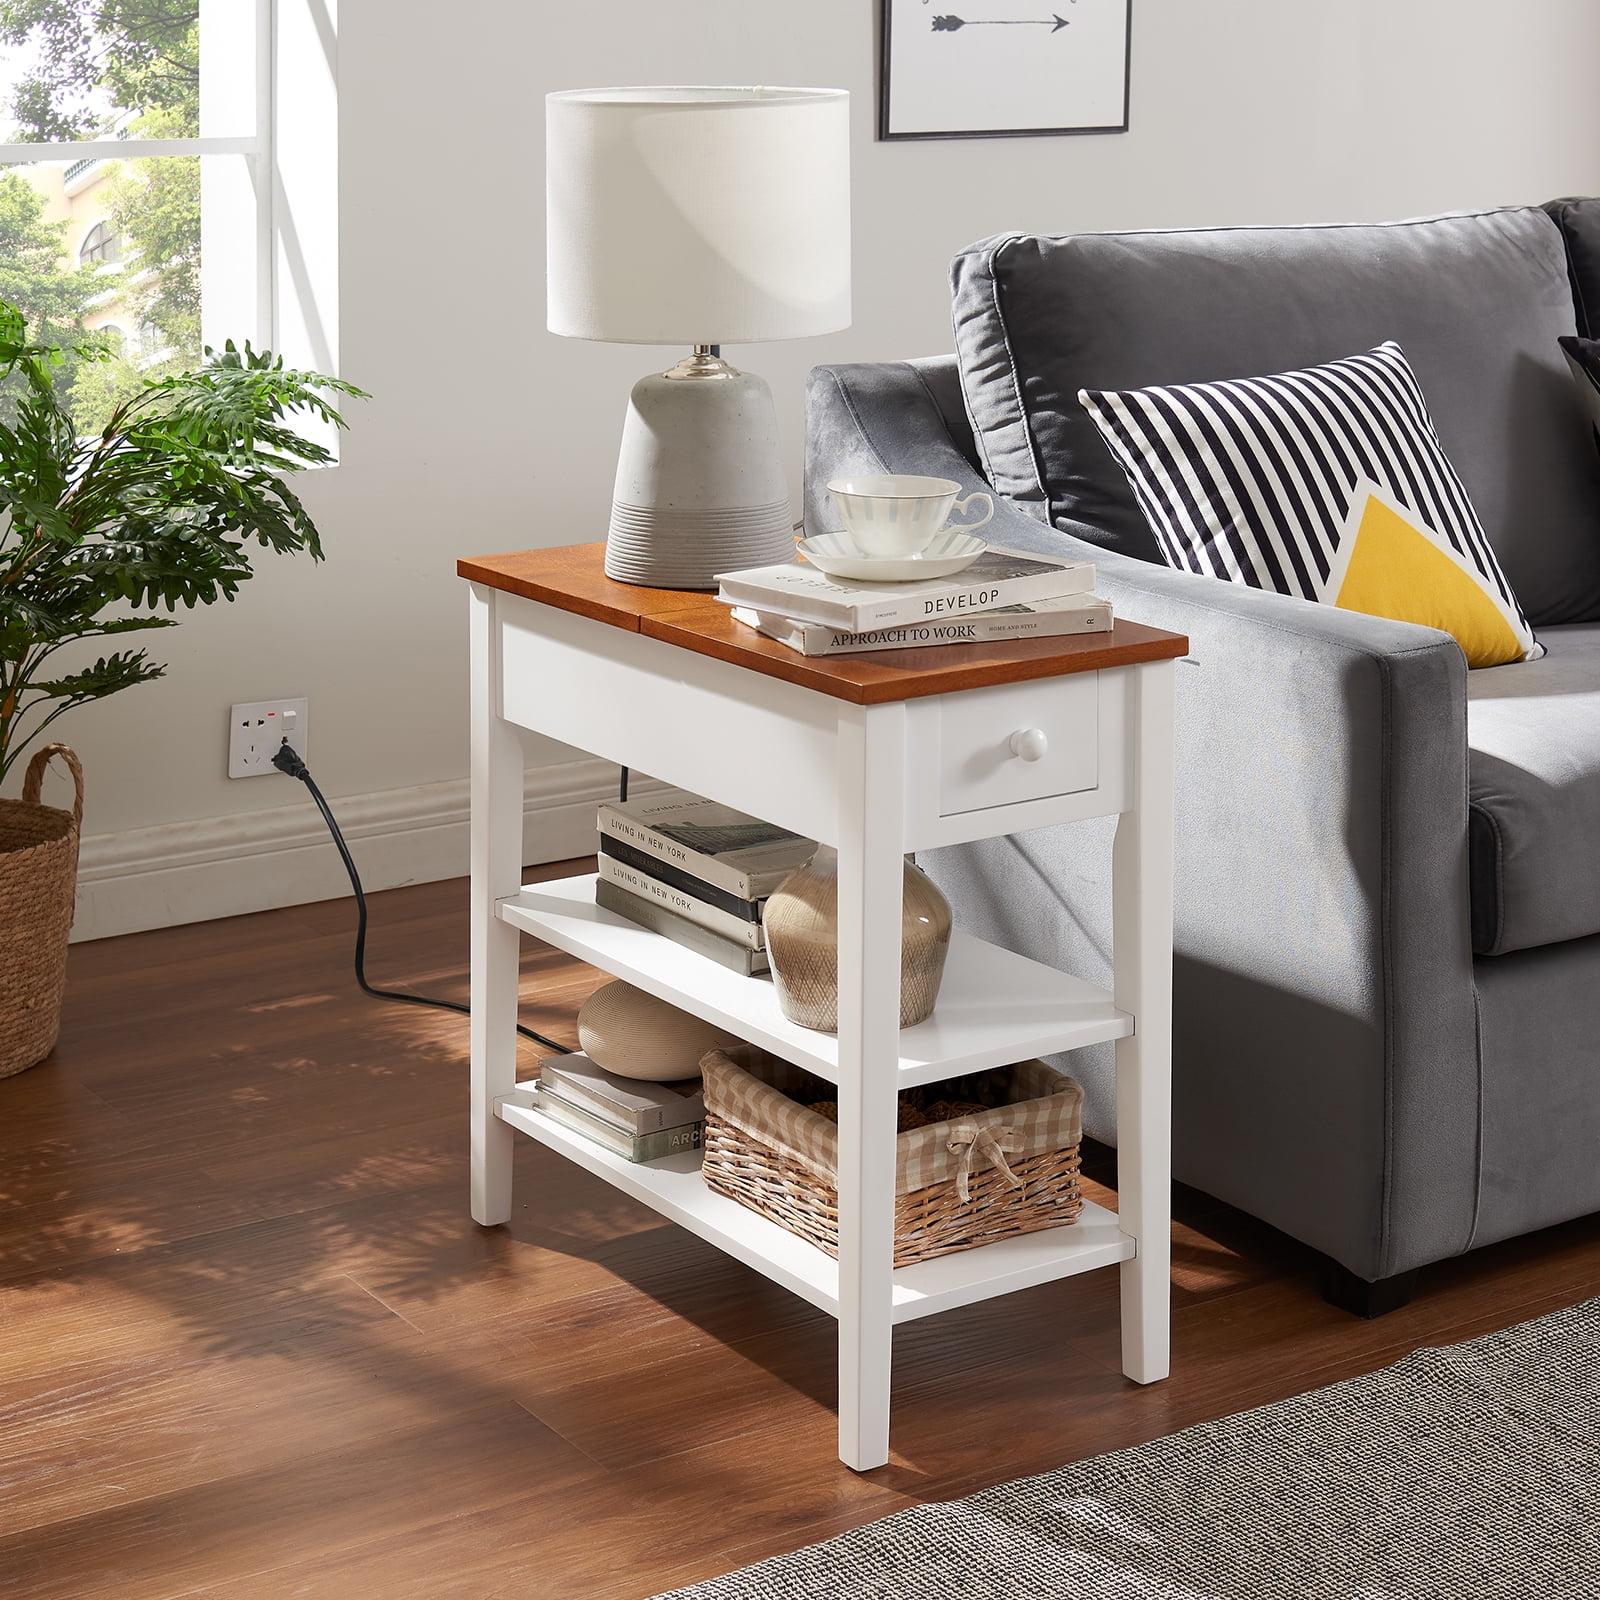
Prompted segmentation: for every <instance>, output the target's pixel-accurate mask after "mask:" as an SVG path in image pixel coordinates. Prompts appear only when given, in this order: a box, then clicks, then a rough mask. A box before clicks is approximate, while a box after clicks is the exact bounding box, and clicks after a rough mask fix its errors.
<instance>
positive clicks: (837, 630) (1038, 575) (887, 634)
mask: <svg viewBox="0 0 1600 1600" xmlns="http://www.w3.org/2000/svg"><path fill="white" fill-rule="evenodd" d="M1094 576H1095V573H1094V564H1093V563H1092V562H1089V561H1060V560H1055V559H1052V558H1051V557H1049V556H1040V555H1031V554H1028V553H1027V552H1025V551H1021V550H1004V549H1001V548H1000V547H999V546H997V545H991V546H990V547H989V548H988V549H987V550H985V551H984V552H983V553H982V554H981V555H980V556H979V557H978V558H977V560H976V561H974V562H973V563H972V564H971V565H970V566H968V567H965V568H963V569H962V570H961V571H960V572H958V573H956V574H955V575H954V576H953V577H949V578H924V579H922V580H921V581H920V582H896V583H863V582H858V581H854V580H851V579H847V578H832V577H829V576H828V574H827V573H825V572H822V571H819V570H818V569H817V568H816V567H813V566H807V565H805V564H804V563H802V562H799V561H793V562H789V563H787V564H785V565H783V566H777V567H751V568H749V569H747V570H745V571H743V572H726V573H723V575H722V576H721V577H720V578H719V579H718V582H719V584H720V585H721V587H720V589H719V591H718V596H717V597H718V599H720V600H723V601H725V602H726V603H727V604H729V605H731V606H732V607H733V614H734V616H735V617H736V618H737V619H738V620H739V621H740V622H742V623H744V624H745V625H746V626H747V627H751V628H754V629H756V630H757V631H758V632H760V633H764V634H766V635H767V636H768V637H769V638H772V639H777V640H779V641H780V642H781V643H783V644H786V645H788V646H789V647H790V649H792V650H798V651H799V652H800V653H801V654H802V655H808V656H827V655H843V654H847V653H850V652H852V651H858V650H906V649H918V648H925V647H926V646H928V645H950V644H981V643H985V642H987V641H989V640H994V639H1030V638H1047V637H1050V636H1052V635H1062V634H1069V633H1108V632H1109V631H1110V629H1111V622H1112V617H1111V605H1110V603H1109V602H1108V601H1105V600H1101V599H1099V598H1097V596H1096V595H1095V594H1094V592H1093V591H1094Z"/></svg>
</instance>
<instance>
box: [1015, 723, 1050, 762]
mask: <svg viewBox="0 0 1600 1600" xmlns="http://www.w3.org/2000/svg"><path fill="white" fill-rule="evenodd" d="M1049 748H1050V741H1049V740H1048V739H1047V738H1045V736H1044V729H1043V728H1019V729H1018V730H1017V731H1016V732H1015V733H1014V734H1012V735H1011V753H1012V755H1014V756H1021V757H1022V759H1023V760H1024V761H1039V760H1041V759H1042V758H1043V756H1044V753H1045V751H1046V750H1048V749H1049Z"/></svg>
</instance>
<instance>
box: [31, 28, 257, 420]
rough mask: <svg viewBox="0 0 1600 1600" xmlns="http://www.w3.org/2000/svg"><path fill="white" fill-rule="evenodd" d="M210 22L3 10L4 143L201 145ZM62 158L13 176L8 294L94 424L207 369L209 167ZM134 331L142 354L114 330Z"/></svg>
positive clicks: (67, 392) (189, 162) (173, 159)
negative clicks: (203, 287) (197, 140)
mask: <svg viewBox="0 0 1600 1600" xmlns="http://www.w3.org/2000/svg"><path fill="white" fill-rule="evenodd" d="M241 3H243V0H241ZM199 12H200V8H199V0H0V82H3V83H4V84H5V85H6V86H7V88H8V94H7V101H6V103H0V123H9V126H10V132H9V134H7V135H5V137H6V138H7V140H8V141H9V142H14V143H33V142H46V141H49V142H57V141H71V140H84V139H107V138H133V139H178V138H193V137H196V136H197V135H198V132H199V122H200V117H199V106H200V54H199V29H200V21H199ZM63 156H64V159H63V160H62V161H60V162H39V163H36V164H34V165H30V166H18V167H12V168H9V169H6V170H4V171H0V294H4V295H5V297H6V298H7V299H10V300H12V301H13V302H14V303H15V304H17V305H18V306H19V307H21V309H22V310H23V312H24V313H25V314H26V315H27V317H28V319H29V324H30V327H29V332H30V333H31V334H32V335H33V336H34V337H35V338H37V339H40V340H42V341H45V342H52V343H55V344H57V345H59V346H61V348H62V350H63V359H62V362H61V364H60V366H59V368H58V370H57V379H56V381H57V383H58V385H59V386H60V388H61V390H62V392H63V398H65V399H67V400H68V402H69V404H70V407H71V409H72V411H73V414H74V415H75V416H76V417H77V418H78V420H79V423H80V425H82V426H84V427H86V428H89V429H94V428H96V427H98V426H100V425H101V424H103V422H104V420H105V419H106V418H107V417H108V416H109V415H110V412H111V410H112V408H113V407H114V406H115V404H116V403H117V401H118V399H120V398H121V397H122V396H123V395H125V394H127V393H130V392H132V390H133V389H135V388H137V387H138V384H139V382H140V381H141V378H143V377H148V376H150V375H151V374H152V373H160V372H163V371H176V370H181V369H183V368H186V367H188V366H191V365H193V364H195V362H196V361H197V360H198V357H199V354H200V162H201V160H202V159H206V158H203V157H200V156H194V155H174V156H139V157H136V158H134V159H129V160H120V159H78V160H72V159H70V157H71V151H70V149H68V150H66V151H64V152H63ZM119 262H120V265H121V271H120V272H119V273H118V274H116V275H115V277H114V278H113V277H108V275H107V273H106V271H105V269H106V267H107V266H109V265H111V264H113V263H119ZM127 327H134V328H138V329H139V330H140V333H139V338H138V341H137V345H135V344H134V343H133V341H125V340H123V339H122V338H121V337H116V338H112V337H109V336H108V335H107V333H106V331H105V330H107V329H108V328H115V329H119V330H120V329H121V328H127ZM91 351H92V352H108V354H107V355H106V356H105V358H104V359H99V360H87V359H85V356H86V354H87V353H89V352H91ZM152 356H154V357H155V358H156V359H154V360H151V359H150V358H151V357H152ZM141 363H143V365H141Z"/></svg>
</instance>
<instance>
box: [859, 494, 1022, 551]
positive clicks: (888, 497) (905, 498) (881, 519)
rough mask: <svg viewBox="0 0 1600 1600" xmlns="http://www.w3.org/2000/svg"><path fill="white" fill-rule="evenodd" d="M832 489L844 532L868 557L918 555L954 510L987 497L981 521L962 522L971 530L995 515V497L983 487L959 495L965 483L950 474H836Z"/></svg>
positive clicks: (963, 525) (963, 509)
mask: <svg viewBox="0 0 1600 1600" xmlns="http://www.w3.org/2000/svg"><path fill="white" fill-rule="evenodd" d="M828 493H829V494H831V495H832V496H833V503H834V504H835V505H836V506H838V508H839V517H840V520H841V521H842V522H843V523H844V531H845V532H846V533H847V534H849V536H850V538H851V540H852V541H853V542H854V544H855V545H856V547H857V549H859V550H860V551H861V553H862V554H863V555H867V556H914V555H917V554H918V553H920V552H921V551H923V550H926V549H927V547H928V546H929V545H930V544H931V543H932V542H933V540H934V538H935V537H936V536H937V535H938V534H940V533H942V532H943V531H944V530H945V528H946V527H948V526H949V519H950V513H951V512H952V511H965V510H966V508H967V507H968V506H970V505H972V504H973V503H974V502H975V501H978V500H981V501H982V502H983V505H984V513H983V515H982V516H981V517H979V518H978V520H977V521H976V522H969V523H966V524H958V528H959V529H960V531H963V532H966V533H971V532H973V531H974V530H975V529H977V528H981V527H982V526H983V525H984V524H985V523H986V522H988V520H989V519H990V518H991V517H992V516H993V515H994V501H993V500H992V499H990V498H989V496H988V495H986V494H984V493H983V492H982V491H981V490H980V491H978V492H976V493H974V494H969V495H967V496H965V497H964V498H961V499H958V498H957V496H959V495H960V494H961V485H960V484H959V483H956V482H955V481H954V480H953V479H950V478H919V477H905V476H902V475H899V474H885V475H882V476H879V477H870V478H835V479H834V480H833V482H832V483H830V484H829V485H828Z"/></svg>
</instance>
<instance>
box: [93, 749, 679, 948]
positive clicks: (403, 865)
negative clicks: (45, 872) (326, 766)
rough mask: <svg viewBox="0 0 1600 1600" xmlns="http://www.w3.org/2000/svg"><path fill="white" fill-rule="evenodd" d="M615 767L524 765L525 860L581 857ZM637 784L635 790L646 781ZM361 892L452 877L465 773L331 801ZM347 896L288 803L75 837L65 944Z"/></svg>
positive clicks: (461, 834) (461, 840) (302, 807)
mask: <svg viewBox="0 0 1600 1600" xmlns="http://www.w3.org/2000/svg"><path fill="white" fill-rule="evenodd" d="M616 785H617V769H616V768H615V767H614V766H611V765H610V764H609V763H607V762H604V761H595V760H589V759H585V760H582V761H567V762H561V763H559V764H556V765H553V766H543V767H531V768H529V770H528V772H527V775H526V779H525V784H524V789H523V818H524V822H525V824H526V823H528V822H531V823H532V824H533V826H532V827H529V828H526V840H527V845H526V850H527V854H526V859H527V860H528V861H529V862H530V863H531V862H537V861H564V860H567V859H569V858H570V857H573V856H584V855H591V854H592V853H593V852H594V848H595V831H594V809H595V806H596V805H597V804H598V803H599V802H600V801H601V800H604V799H607V798H609V797H610V796H612V795H614V794H615V793H616ZM654 787H658V785H656V784H654V783H653V782H652V781H651V780H648V779H640V780H639V789H640V790H641V791H643V790H644V789H646V788H654ZM330 803H331V804H332V806H333V811H334V815H335V816H337V817H338V819H339V826H340V828H341V829H342V830H343V832H344V836H345V839H346V841H347V842H348V843H349V845H350V851H351V854H352V855H354V856H355V858H356V865H357V866H358V867H359V868H360V870H361V881H362V884H363V885H364V887H366V888H368V889H393V888H396V887H398V886H399V885H401V884H406V883H432V882H435V881H437V880H438V879H440V878H459V877H462V876H464V875H465V873H466V871H467V830H468V815H469V810H468V789H467V780H466V779H465V778H462V779H457V780H452V781H451V782H449V783H427V784H419V785H417V786H415V787H414V788H409V789H388V790H384V791H382V792H381V793H378V794H357V795H344V796H341V797H339V798H336V799H331V801H330ZM349 892H350V884H349V880H348V879H347V878H346V877H345V872H344V867H343V866H342V864H341V863H340V861H339V856H338V853H337V851H335V849H334V847H333V842H332V841H331V839H330V838H329V837H328V830H327V828H326V827H325V826H324V825H323V821H322V817H321V815H320V814H319V813H318V811H317V809H316V807H315V806H314V805H313V804H312V803H311V800H310V797H309V796H306V797H305V799H304V800H303V802H302V803H301V804H299V805H293V806H279V807H274V808H273V809H272V810H270V811H246V812H241V813H238V814H237V815H234V816H228V817H207V818H202V819H201V820H199V821H197V822H175V823H168V824H165V825H163V826H161V827H157V828H134V829H130V830H129V831H127V832H125V833H102V834H91V835H88V836H86V837H85V839H84V841H83V847H82V851H81V853H80V859H79V865H78V906H77V919H76V921H75V922H74V923H73V928H72V937H73V940H74V941H79V940H84V939H105V938H109V937H111V936H112V935H113V934H119V933H139V932H142V931H143V930H144V929H146V928H171V927H176V926H178V925H179V924H180V923H185V922H208V921H210V920H211V919H212V918H214V917H234V916H239V915H240V914H241V913H244V912H247V911H267V910H271V909H272V908H274V907H276V906H298V905H306V904H308V903H309V902H310V901H313V900H333V899H337V898H339V897H340V896H342V895H346V894H348V893H349Z"/></svg>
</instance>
